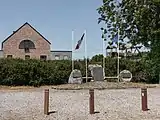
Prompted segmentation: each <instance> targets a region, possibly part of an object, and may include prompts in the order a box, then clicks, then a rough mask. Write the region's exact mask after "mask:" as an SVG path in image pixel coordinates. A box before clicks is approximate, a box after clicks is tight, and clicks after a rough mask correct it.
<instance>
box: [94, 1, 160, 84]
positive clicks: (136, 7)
mask: <svg viewBox="0 0 160 120" xmlns="http://www.w3.org/2000/svg"><path fill="white" fill-rule="evenodd" d="M97 10H98V13H99V14H100V17H99V19H98V23H101V22H104V23H105V24H107V27H106V28H101V30H103V36H105V35H107V37H108V38H110V39H111V38H113V37H114V36H115V35H116V34H117V32H118V30H119V35H120V40H122V41H123V39H124V38H125V37H127V38H129V40H130V41H129V42H131V43H132V45H137V44H140V43H142V44H143V45H144V46H145V47H148V48H149V49H150V53H149V56H148V57H146V58H145V61H146V66H145V67H144V68H145V69H146V72H147V73H150V76H151V78H150V79H151V82H153V80H154V82H155V81H157V79H158V76H159V74H160V72H159V69H160V49H159V47H160V0H121V1H120V0H103V5H102V6H100V7H99V8H98V9H97Z"/></svg>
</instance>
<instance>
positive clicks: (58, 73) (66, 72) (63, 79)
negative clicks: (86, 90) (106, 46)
mask: <svg viewBox="0 0 160 120" xmlns="http://www.w3.org/2000/svg"><path fill="white" fill-rule="evenodd" d="M95 60H98V59H94V60H88V64H96V63H97V64H101V65H102V61H99V62H98V61H95ZM71 63H72V62H71V61H69V60H62V61H50V60H49V61H40V60H32V59H31V60H21V59H0V84H1V85H14V86H15V85H30V86H36V87H38V86H41V85H59V84H65V83H67V82H68V78H69V76H70V73H71V68H72V64H71ZM74 64H75V69H79V70H80V71H81V72H82V75H83V76H85V74H86V72H85V71H86V66H85V60H77V61H74ZM105 65H106V66H105V73H106V76H117V59H116V58H109V57H108V58H106V64H105ZM150 67H151V64H150V63H147V62H146V61H143V60H141V61H138V62H136V61H133V60H127V59H120V71H122V70H124V69H127V70H129V71H131V73H132V74H133V79H132V81H133V82H151V80H152V83H153V81H154V80H153V79H156V75H154V74H153V73H152V72H154V71H153V70H152V69H149V68H150ZM88 76H91V73H90V71H89V70H88Z"/></svg>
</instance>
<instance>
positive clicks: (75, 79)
mask: <svg viewBox="0 0 160 120" xmlns="http://www.w3.org/2000/svg"><path fill="white" fill-rule="evenodd" d="M82 81H83V79H82V74H81V71H80V70H77V69H74V70H73V71H72V72H71V74H70V76H69V80H68V83H69V84H81V83H82Z"/></svg>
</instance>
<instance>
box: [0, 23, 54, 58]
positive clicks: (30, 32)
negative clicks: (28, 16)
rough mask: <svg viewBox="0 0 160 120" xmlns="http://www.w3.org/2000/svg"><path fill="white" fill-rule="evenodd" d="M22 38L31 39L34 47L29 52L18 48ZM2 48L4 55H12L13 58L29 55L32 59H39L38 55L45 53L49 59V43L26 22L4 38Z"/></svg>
mask: <svg viewBox="0 0 160 120" xmlns="http://www.w3.org/2000/svg"><path fill="white" fill-rule="evenodd" d="M23 40H31V41H32V42H33V43H34V44H35V48H36V49H30V53H25V51H24V49H19V44H20V42H21V41H23ZM2 50H3V54H4V57H7V55H12V56H13V58H22V59H25V55H30V58H32V59H33V58H35V59H40V55H46V56H47V59H51V54H50V44H49V43H48V42H47V41H46V40H45V39H44V38H43V37H42V36H40V35H39V34H38V33H37V32H36V31H35V30H34V29H32V28H31V27H30V26H29V25H28V24H26V25H24V26H23V27H22V28H21V29H20V30H19V31H17V32H16V33H15V34H14V35H13V36H11V37H10V38H9V39H8V40H6V41H5V42H4V43H3V48H2Z"/></svg>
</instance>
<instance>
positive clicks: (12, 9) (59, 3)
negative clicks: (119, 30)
mask: <svg viewBox="0 0 160 120" xmlns="http://www.w3.org/2000/svg"><path fill="white" fill-rule="evenodd" d="M101 5H102V0H1V1H0V42H2V41H3V40H4V39H6V38H7V37H8V36H9V35H10V34H12V32H13V31H15V30H17V29H18V28H19V27H20V26H21V25H23V24H24V23H25V22H28V23H29V24H31V25H32V26H33V27H34V28H35V29H36V30H38V31H39V32H40V33H41V34H42V35H43V36H44V37H45V38H46V39H48V40H49V41H50V42H51V43H52V44H51V50H72V31H74V34H73V35H74V47H75V46H76V44H77V42H78V40H79V39H80V37H81V36H82V34H83V32H84V31H85V30H86V43H87V46H86V48H87V57H89V58H91V57H92V56H94V55H96V54H102V51H103V50H102V49H103V47H102V45H103V44H102V43H103V42H102V41H103V40H102V38H101V32H102V31H101V30H100V28H101V27H102V25H100V24H98V17H99V16H100V15H99V14H98V12H97V10H96V9H97V8H98V7H100V6H101ZM73 57H74V58H76V59H81V58H84V57H85V41H83V42H82V44H81V46H80V49H79V50H76V51H74V54H73Z"/></svg>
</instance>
